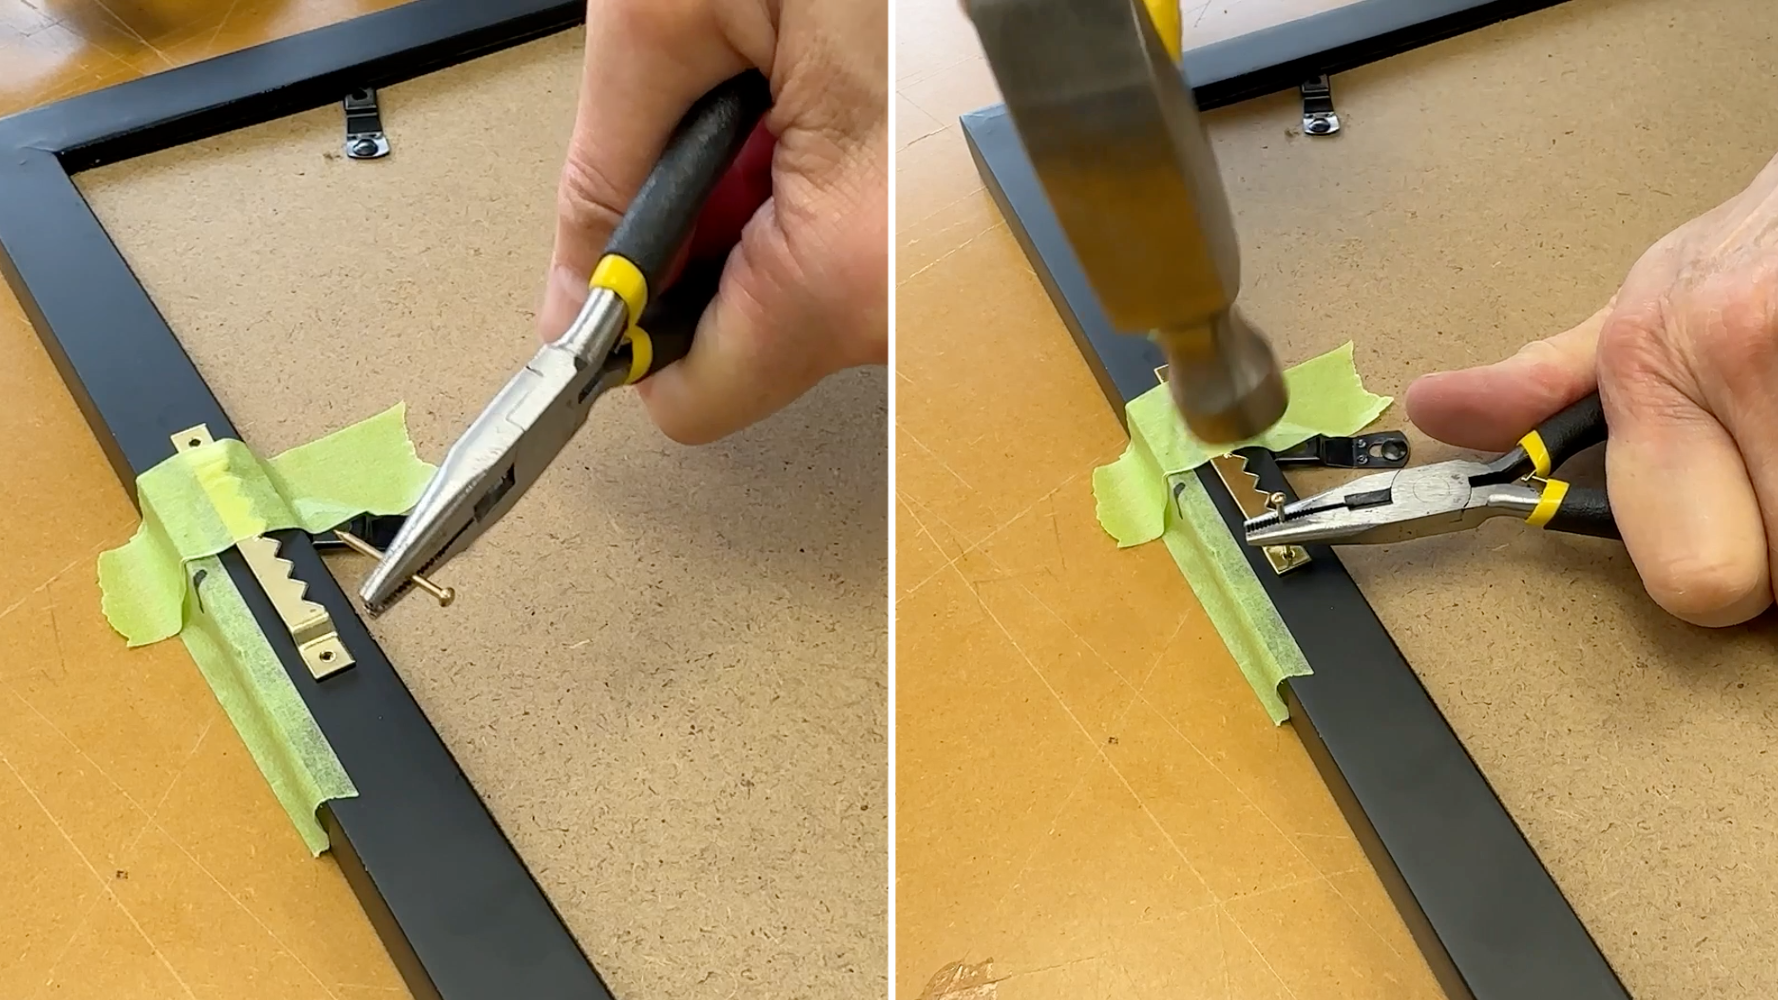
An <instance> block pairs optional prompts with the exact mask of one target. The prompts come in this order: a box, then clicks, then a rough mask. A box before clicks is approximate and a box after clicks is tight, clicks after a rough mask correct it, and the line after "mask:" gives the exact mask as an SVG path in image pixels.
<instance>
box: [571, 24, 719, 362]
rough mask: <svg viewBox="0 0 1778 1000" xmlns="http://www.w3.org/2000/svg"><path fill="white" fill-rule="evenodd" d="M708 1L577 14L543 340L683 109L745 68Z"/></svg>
mask: <svg viewBox="0 0 1778 1000" xmlns="http://www.w3.org/2000/svg"><path fill="white" fill-rule="evenodd" d="M747 65H748V61H747V60H746V59H744V58H743V57H742V55H741V54H740V53H739V52H738V51H737V50H736V49H735V48H734V46H732V45H731V44H729V42H728V40H727V38H726V36H725V34H724V27H723V25H722V24H721V22H720V21H719V20H718V18H717V16H716V15H715V13H714V12H713V10H712V5H711V4H709V3H704V2H698V0H693V2H660V0H656V2H649V0H601V2H595V3H590V4H589V5H588V8H587V26H586V47H585V65H584V67H583V69H582V73H581V87H580V98H579V105H578V109H577V111H576V113H575V118H574V129H573V132H572V133H571V134H570V137H569V140H568V150H567V155H566V157H565V159H564V162H563V166H562V174H561V181H560V183H559V185H558V187H557V191H556V231H555V244H554V248H553V249H552V251H551V254H550V266H549V274H548V278H547V281H546V283H545V286H544V298H543V305H542V308H541V309H540V310H539V311H538V315H537V327H538V333H539V335H540V336H542V337H543V338H544V339H546V340H552V339H554V338H555V337H557V336H559V335H560V334H561V332H562V331H563V330H565V329H567V327H568V324H569V323H570V322H572V321H573V319H574V314H575V313H576V312H578V311H579V309H580V306H581V304H582V303H583V302H584V301H585V300H586V295H587V281H588V279H589V277H590V276H591V274H592V271H593V266H594V265H595V264H597V263H598V261H599V255H600V254H601V253H602V252H603V251H604V248H605V243H606V241H607V240H608V239H609V238H610V237H611V232H612V230H613V229H614V228H615V227H616V226H617V223H618V220H619V219H621V218H622V217H623V212H624V209H625V207H627V206H628V205H629V203H630V199H631V198H633V197H635V194H636V191H637V190H638V189H639V188H640V187H641V186H642V182H643V180H644V179H645V178H647V176H648V172H649V170H650V169H651V168H652V167H653V165H654V161H655V158H656V157H657V156H659V154H660V151H661V149H662V147H663V146H665V144H666V141H667V137H668V135H670V134H671V133H672V131H673V127H674V126H675V125H676V124H677V123H678V121H679V119H680V118H681V117H682V116H683V115H684V114H685V112H686V111H687V110H688V109H689V108H690V107H691V105H692V102H694V101H696V100H697V99H698V98H699V97H701V96H703V95H704V94H705V93H706V92H708V91H709V90H710V89H711V88H713V87H715V86H716V85H717V84H719V83H721V82H722V81H723V80H726V79H728V78H729V77H732V76H734V75H735V74H737V73H739V72H740V71H741V70H743V69H745V68H746V67H747Z"/></svg>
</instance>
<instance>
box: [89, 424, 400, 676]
mask: <svg viewBox="0 0 1778 1000" xmlns="http://www.w3.org/2000/svg"><path fill="white" fill-rule="evenodd" d="M406 414H407V410H406V407H405V406H402V405H400V404H398V405H396V406H393V407H390V408H389V409H388V410H385V411H383V412H382V413H379V414H377V415H376V416H374V417H371V418H369V419H367V420H363V421H360V422H359V423H356V424H353V425H351V426H350V427H346V428H344V429H342V430H339V431H335V432H334V433H332V434H329V435H327V436H326V437H323V438H320V439H319V440H316V441H313V442H311V443H309V444H306V445H302V446H300V447H297V448H292V449H291V450H289V451H287V452H285V453H283V454H282V455H279V456H277V457H276V458H273V459H271V460H269V461H261V460H260V459H259V458H258V457H257V456H255V455H254V454H253V453H252V452H251V451H249V450H248V448H247V446H246V445H244V444H242V443H241V442H239V441H236V440H233V439H227V438H224V439H219V440H217V441H214V442H212V443H210V444H206V445H202V446H200V447H196V448H192V449H190V450H188V451H183V452H180V453H178V454H175V455H173V456H172V457H170V458H168V459H167V460H166V461H164V462H161V463H160V464H159V465H156V466H155V467H154V468H152V469H149V470H148V471H146V472H144V473H142V474H141V475H140V476H138V477H137V478H136V496H137V500H138V503H139V505H140V507H141V509H142V524H141V526H140V527H139V528H137V529H136V533H135V535H134V536H133V537H131V538H130V540H129V541H128V542H126V543H125V544H124V545H122V546H121V547H119V548H115V549H111V550H109V551H107V552H105V553H103V554H101V555H100V556H99V588H100V591H101V593H102V594H103V602H104V604H103V606H104V610H105V618H106V620H107V621H109V622H110V623H111V627H112V628H114V629H116V630H117V632H118V634H120V635H122V636H123V637H124V639H125V640H126V641H127V642H128V643H129V645H131V646H143V645H147V644H148V643H151V642H159V641H160V640H162V639H167V638H170V637H172V636H174V635H177V634H179V630H180V629H181V628H183V627H184V624H185V612H186V607H185V579H186V573H185V564H186V563H188V562H190V561H192V560H194V559H202V558H204V557H205V556H213V555H216V554H217V553H219V552H221V551H222V550H223V549H226V548H229V547H230V546H232V545H234V544H235V543H237V542H239V541H241V540H242V539H244V538H251V537H253V536H254V535H261V534H264V533H266V532H268V531H276V530H278V529H281V528H301V529H303V530H304V531H307V532H310V533H312V534H313V533H319V532H323V531H327V530H329V529H331V528H333V527H335V526H337V525H340V524H343V523H345V522H346V521H349V520H351V519H352V518H354V517H357V516H358V515H360V514H365V513H370V514H399V513H402V512H404V511H406V510H408V509H410V508H412V507H413V505H414V503H415V501H417V500H418V499H419V498H420V492H421V491H422V490H424V489H425V488H426V483H427V481H428V480H429V479H431V478H432V473H433V467H432V466H431V465H429V464H427V463H426V462H423V461H421V460H420V458H419V456H418V455H417V454H415V452H414V445H413V441H412V440H411V439H410V438H409V437H408V433H407V421H406Z"/></svg>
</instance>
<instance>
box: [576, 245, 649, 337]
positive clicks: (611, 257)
mask: <svg viewBox="0 0 1778 1000" xmlns="http://www.w3.org/2000/svg"><path fill="white" fill-rule="evenodd" d="M587 284H588V286H589V287H592V288H609V289H611V290H612V291H614V292H616V293H617V297H618V298H620V299H623V300H624V306H625V307H627V308H628V309H629V310H630V323H629V325H630V326H635V325H636V322H637V321H638V320H640V319H641V318H642V310H643V309H644V308H646V307H647V306H648V279H647V278H646V277H643V275H642V269H641V268H639V267H637V266H636V265H634V264H632V263H630V261H629V260H628V259H627V258H624V257H619V256H618V255H617V254H614V253H608V254H606V255H605V256H604V257H601V258H600V259H599V266H597V267H595V268H593V280H592V281H590V282H588V283H587Z"/></svg>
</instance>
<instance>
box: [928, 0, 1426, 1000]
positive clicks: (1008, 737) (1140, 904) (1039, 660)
mask: <svg viewBox="0 0 1778 1000" xmlns="http://www.w3.org/2000/svg"><path fill="white" fill-rule="evenodd" d="M896 2H897V5H898V18H899V20H898V25H897V34H896V39H895V45H896V50H895V52H896V59H897V65H896V75H897V78H896V81H895V84H896V87H895V90H896V111H897V114H898V116H899V117H898V132H897V136H896V146H897V153H896V157H897V160H896V178H897V185H898V187H897V205H896V230H897V232H896V242H897V263H896V267H897V274H896V294H897V322H896V337H897V358H898V361H897V372H896V380H895V384H896V392H897V414H896V420H897V426H896V432H897V436H896V455H897V462H898V464H897V470H896V476H897V481H896V492H897V497H896V517H897V553H896V566H897V582H896V586H897V588H898V591H899V593H898V594H897V599H898V607H897V613H896V630H897V666H896V669H897V680H896V691H897V706H896V718H897V726H898V729H897V741H898V746H897V758H896V760H897V767H898V771H897V775H896V788H897V817H896V836H897V869H898V877H897V899H896V905H897V919H896V925H897V926H896V943H897V953H896V962H897V968H896V969H895V970H893V975H894V976H895V978H896V983H897V986H898V990H899V995H900V996H903V997H909V998H913V997H920V998H922V1000H940V998H948V1000H964V998H968V1000H978V998H979V1000H987V998H995V1000H1027V998H1032V1000H1035V998H1049V997H1062V996H1067V997H1071V998H1076V1000H1097V998H1101V997H1102V998H1108V1000H1109V998H1120V1000H1126V998H1141V1000H1310V998H1313V1000H1410V998H1412V1000H1432V998H1437V997H1440V996H1442V994H1441V993H1440V991H1439V989H1438V987H1437V984H1436V983H1435V982H1433V980H1432V977H1431V973H1430V972H1429V971H1428V969H1427V967H1426V965H1425V962H1424V960H1423V959H1422V958H1421V957H1420V954H1419V952H1418V951H1417V949H1416V948H1415V945H1414V943H1413V941H1412V940H1411V939H1410V938H1409V936H1408V934H1407V930H1406V928H1405V927H1404V926H1403V924H1402V922H1401V919H1400V917H1399V916H1398V915H1397V913H1396V912H1395V910H1394V908H1393V906H1392V904H1391V903H1390V901H1389V900H1388V898H1387V897H1386V896H1385V894H1384V892H1383V889H1382V885H1381V883H1380V882H1379V881H1378V880H1377V877H1376V875H1375V873H1374V871H1373V870H1372V868H1371V867H1370V865H1369V864H1368V862H1367V861H1366V860H1365V858H1364V855H1363V854H1362V852H1361V851H1360V850H1359V848H1358V845H1357V843H1356V842H1355V841H1354V840H1353V838H1352V835H1351V833H1350V831H1349V829H1348V828H1347V826H1346V824H1345V822H1344V820H1343V819H1342V818H1341V816H1340V814H1339V812H1338V810H1337V808H1336V807H1335V805H1334V803H1333V801H1332V798H1331V797H1330V796H1329V794H1328V792H1327V790H1326V787H1325V786H1324V785H1323V784H1322V782H1321V779H1320V777H1319V776H1318V775H1317V774H1316V772H1315V769H1314V767H1313V765H1312V764H1311V763H1310V761H1309V759H1308V756H1307V755H1306V754H1305V752H1304V751H1303V748H1302V746H1301V744H1300V743H1299V742H1298V741H1297V738H1296V736H1295V734H1294V733H1292V732H1291V731H1290V729H1289V728H1277V727H1274V726H1273V725H1272V724H1271V722H1270V720H1269V719H1268V718H1267V717H1266V715H1265V713H1264V711H1263V710H1261V708H1260V707H1259V704H1258V701H1257V699H1256V698H1255V697H1254V695H1253V693H1252V691H1251V689H1249V688H1248V687H1247V685H1246V682H1245V681H1244V680H1243V679H1242V676H1241V674H1240V672H1239V671H1238V669H1237V668H1236V666H1235V664H1234V663H1233V661H1232V660H1231V659H1230V658H1229V655H1228V653H1227V651H1226V650H1225V649H1224V647H1223V644H1222V642H1221V639H1220V638H1219V637H1218V635H1217V633H1216V632H1215V630H1214V629H1213V628H1212V627H1211V625H1210V623H1209V621H1208V620H1207V619H1206V617H1205V615H1204V613H1203V611H1202V610H1201V609H1200V608H1199V606H1198V605H1197V602H1196V600H1195V598H1194V597H1193V595H1192V592H1191V589H1190V588H1189V587H1188V586H1187V584H1186V583H1185V581H1184V580H1183V579H1182V578H1181V577H1180V575H1179V572H1178V570H1177V569H1176V568H1175V567H1174V565H1173V563H1172V561H1171V559H1170V558H1169V557H1168V555H1167V553H1166V551H1165V550H1164V549H1163V548H1162V547H1161V546H1159V545H1148V546H1141V547H1137V548H1134V549H1129V550H1122V551H1120V550H1118V549H1117V548H1116V547H1115V545H1114V543H1113V542H1112V540H1111V539H1110V538H1109V537H1108V536H1107V535H1106V534H1105V533H1104V531H1103V530H1102V529H1101V528H1100V527H1099V524H1098V521H1097V519H1096V516H1095V512H1094V501H1093V496H1092V490H1091V477H1092V470H1093V468H1094V467H1095V466H1096V465H1099V464H1102V463H1104V462H1108V461H1110V460H1111V459H1113V458H1115V457H1116V456H1117V455H1118V453H1119V452H1120V451H1121V450H1122V449H1123V447H1124V444H1125V442H1126V438H1125V436H1124V434H1123V431H1122V428H1121V427H1120V426H1119V424H1118V421H1117V420H1116V418H1115V416H1114V414H1113V412H1112V410H1111V408H1110V407H1109V406H1108V405H1107V404H1106V401H1105V399H1104V397H1103V396H1102V395H1101V394H1100V391H1099V389H1098V386H1097V385H1096V384H1095V383H1094V381H1093V379H1092V377H1091V375H1090V374H1089V373H1088V370H1087V367H1086V364H1085V363H1084V362H1083V361H1082V360H1081V358H1080V355H1079V353H1078V351H1077V350H1076V348H1075V346H1074V344H1073V341H1072V340H1071V339H1070V338H1069V336H1068V334H1067V332H1066V330H1065V328H1064V327H1063V325H1062V322H1061V320H1060V319H1059V318H1058V317H1057V315H1056V312H1055V309H1054V308H1053V307H1052V306H1051V305H1050V303H1049V299H1048V297H1047V296H1046V295H1045V294H1044V292H1043V289H1042V288H1041V287H1040V286H1039V284H1038V282H1037V279H1036V277H1035V275H1034V274H1033V273H1032V271H1031V268H1030V266H1029V264H1028V263H1027V262H1026V260H1025V257H1024V255H1023V254H1022V253H1021V251H1020V250H1019V248H1018V246H1017V244H1016V243H1015V242H1014V240H1013V238H1012V236H1011V235H1010V233H1009V232H1008V230H1007V227H1006V224H1005V223H1004V222H1003V221H1002V219H1001V217H1000V214H999V212H998V210H997V209H996V208H995V206H994V204H993V202H992V200H991V199H990V197H989V196H988V194H987V193H986V192H985V191H984V190H983V188H982V183H981V179H980V177H979V176H978V175H977V173H976V169H975V166H974V164H973V162H972V161H971V159H970V155H969V151H968V148H967V146H966V144H965V142H964V139H963V135H962V132H961V129H960V127H959V125H958V124H957V117H958V116H959V115H960V114H963V113H965V112H968V111H972V110H975V109H977V108H980V107H984V106H987V105H990V104H994V103H997V102H998V100H999V96H998V94H997V93H996V91H995V89H994V85H993V81H992V79H991V77H990V76H989V73H988V70H987V67H986V65H985V63H984V61H983V59H982V56H981V51H980V48H979V46H978V43H977V42H976V38H975V34H974V31H973V29H972V28H971V26H970V25H969V24H968V22H967V21H966V20H965V19H964V17H963V15H962V13H961V10H960V5H959V4H958V3H957V2H956V0H896ZM1339 2H1341V0H1213V2H1210V3H1203V4H1200V3H1197V2H1194V0H1187V3H1186V7H1185V9H1184V10H1183V12H1182V13H1183V22H1184V25H1185V31H1186V47H1187V48H1191V47H1195V46H1197V45H1202V44H1205V43H1207V42H1210V41H1215V40H1217V39H1221V38H1228V37H1233V36H1236V35H1240V34H1243V33H1245V32H1248V31H1252V30H1255V29H1257V28H1262V27H1266V26H1268V25H1272V24H1277V23H1281V22H1283V21H1287V20H1290V19H1293V18H1296V17H1300V16H1302V15H1304V14H1308V13H1313V12H1315V11H1318V10H1322V9H1326V8H1329V7H1332V6H1336V5H1337V4H1338V3H1339ZM1242 235H1243V237H1244V238H1245V239H1254V238H1263V234H1253V233H1243V234H1242ZM990 983H992V984H993V985H992V986H989V985H987V984H990Z"/></svg>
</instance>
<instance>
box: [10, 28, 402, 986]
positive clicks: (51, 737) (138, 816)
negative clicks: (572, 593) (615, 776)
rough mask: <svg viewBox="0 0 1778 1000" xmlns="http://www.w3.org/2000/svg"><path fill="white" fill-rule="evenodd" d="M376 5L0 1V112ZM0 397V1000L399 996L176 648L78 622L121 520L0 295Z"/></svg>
mask: <svg viewBox="0 0 1778 1000" xmlns="http://www.w3.org/2000/svg"><path fill="white" fill-rule="evenodd" d="M384 6H389V4H387V3H385V2H378V0H366V2H358V0H318V2H308V0H304V2H289V3H271V2H264V0H234V2H230V0H114V2H111V3H99V2H96V0H54V2H50V0H42V2H41V5H39V2H37V0H0V115H5V114H10V113H12V112H15V111H21V110H24V109H26V108H29V107H33V106H36V105H39V104H43V103H47V102H49V101H53V100H57V99H59V98H63V97H69V96H72V95H74V94H77V93H82V92H85V91H89V90H94V89H97V88H99V87H103V86H106V85H109V84H114V83H121V82H124V81H126V80H130V79H134V78H136V77H139V76H143V75H146V74H149V73H154V72H158V71H161V70H164V69H169V68H171V67H173V66H177V65H181V64H184V63H188V62H193V61H196V60H199V59H202V58H205V57H208V56H211V55H216V54H219V53H221V52H225V51H228V50H231V49H236V48H241V47H244V46H247V45H252V44H254V43H257V42H261V41H266V40H269V39H272V38H277V37H281V36H283V35H288V34H291V33H293V32H296V31H301V30H304V29H307V28H312V27H318V26H320V25H323V24H327V23H331V22H333V21H339V20H343V19H345V18H348V17H351V16H353V15H354V14H358V13H362V12H367V11H370V10H374V9H377V8H380V7H384ZM5 194H6V193H5V192H4V191H0V197H5ZM0 400H5V402H6V405H5V406H4V407H0V437H3V438H4V439H5V440H6V441H7V442H8V445H7V447H6V448H5V449H4V450H0V507H3V508H4V509H5V510H6V512H7V516H6V517H5V518H3V519H0V553H4V555H5V558H4V559H0V817H4V820H3V821H0V997H5V998H7V1000H48V998H51V997H53V998H57V1000H163V998H165V1000H212V998H214V1000H237V998H241V997H277V998H280V1000H397V998H401V997H406V996H407V995H408V993H407V990H406V989H405V988H404V987H403V985H402V983H401V980H400V978H399V977H398V976H397V974H396V972H395V969H394V966H393V965H392V964H391V963H390V961H389V957H388V955H387V954H386V953H385V952H384V950H383V948H382V945H381V944H380V942H378V940H377V938H376V935H375V933H374V932H373V931H372V930H371V927H370V924H369V922H368V921H367V920H366V919H365V917H364V914H363V912H362V911H361V910H360V909H359V907H358V903H357V900H356V899H355V898H354V897H353V895H352V893H351V891H350V890H349V888H348V887H347V886H346V883H345V880H344V878H343V877H342V876H341V875H340V872H339V869H338V868H337V867H335V866H334V864H333V862H332V861H331V860H328V859H325V858H324V859H321V860H316V859H313V858H311V857H310V856H309V854H308V851H307V850H306V849H305V848H304V846H303V844H302V841H301V839H300V838H299V837H298V836H297V834H296V832H295V830H294V829H293V828H292V827H291V825H290V821H289V819H288V818H287V817H286V816H285V815H284V813H283V811H282V810H281V809H280V808H279V806H278V803H277V800H276V799H274V798H273V797H272V795H271V792H270V790H269V789H268V788H267V787H266V783H265V780H264V779H263V778H262V777H261V776H260V773H259V770H258V768H257V767H256V766H255V765H254V763H253V759H252V758H251V757H250V756H249V755H248V754H247V751H246V749H245V747H244V746H243V745H242V744H241V741H240V739H239V738H238V737H237V736H236V735H235V732H234V729H233V728H232V727H231V726H230V725H229V722H228V719H227V718H226V717H225V716H224V715H223V714H222V712H221V710H220V709H219V708H218V707H217V705H216V701H215V698H214V697H213V696H212V695H211V694H210V691H209V689H208V688H207V687H206V686H205V684H204V681H203V678H202V677H201V676H200V675H199V674H198V672H197V668H196V667H195V666H194V665H193V664H192V662H191V660H190V657H189V656H188V655H187V654H186V652H185V648H184V647H183V646H182V645H181V644H179V643H178V642H171V641H169V642H164V643H157V644H155V645H153V646H148V647H144V648H142V649H137V650H129V649H126V648H125V646H124V643H123V641H122V639H120V638H119V637H118V636H117V635H116V634H115V633H113V632H112V631H111V629H110V627H109V626H108V625H107V624H106V622H105V619H104V618H103V616H102V615H101V614H100V611H99V594H98V585H97V580H96V575H95V560H96V559H97V557H98V554H99V552H100V551H101V550H103V549H106V548H110V547H112V546H115V545H118V544H121V543H122V542H123V541H125V540H126V539H128V538H129V536H130V534H131V532H132V531H134V529H135V524H136V512H135V509H134V508H133V506H132V505H131V503H130V499H129V496H128V494H127V493H126V492H125V490H124V488H123V486H122V485H120V484H119V483H118V481H117V478H116V476H115V475H114V474H113V473H112V471H111V468H110V466H109V465H108V464H107V463H106V461H105V459H104V456H103V455H102V454H101V453H100V451H99V447H98V444H97V442H95V441H94V439H93V436H92V433H91V432H90V431H89V430H88V429H87V426H86V423H85V421H84V420H83V419H82V418H81V416H80V413H79V411H78V410H77V409H76V408H75V405H74V401H73V399H72V397H70V396H69V394H68V391H67V388H66V387H65V386H64V385H63V383H62V380H61V378H60V376H59V375H58V374H57V373H56V371H55V368H54V366H53V365H52V364H51V363H50V360H49V357H48V356H47V355H46V354H45V353H44V350H43V347H42V345H41V344H40V343H39V341H38V339H37V335H36V333H35V332H34V331H33V330H32V329H31V327H30V325H29V323H28V322H27V321H26V319H25V316H24V313H23V311H22V310H21V309H20V308H19V305H18V302H17V300H16V299H15V298H14V296H13V295H12V293H11V291H10V290H9V289H7V288H6V287H5V286H4V285H0Z"/></svg>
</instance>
